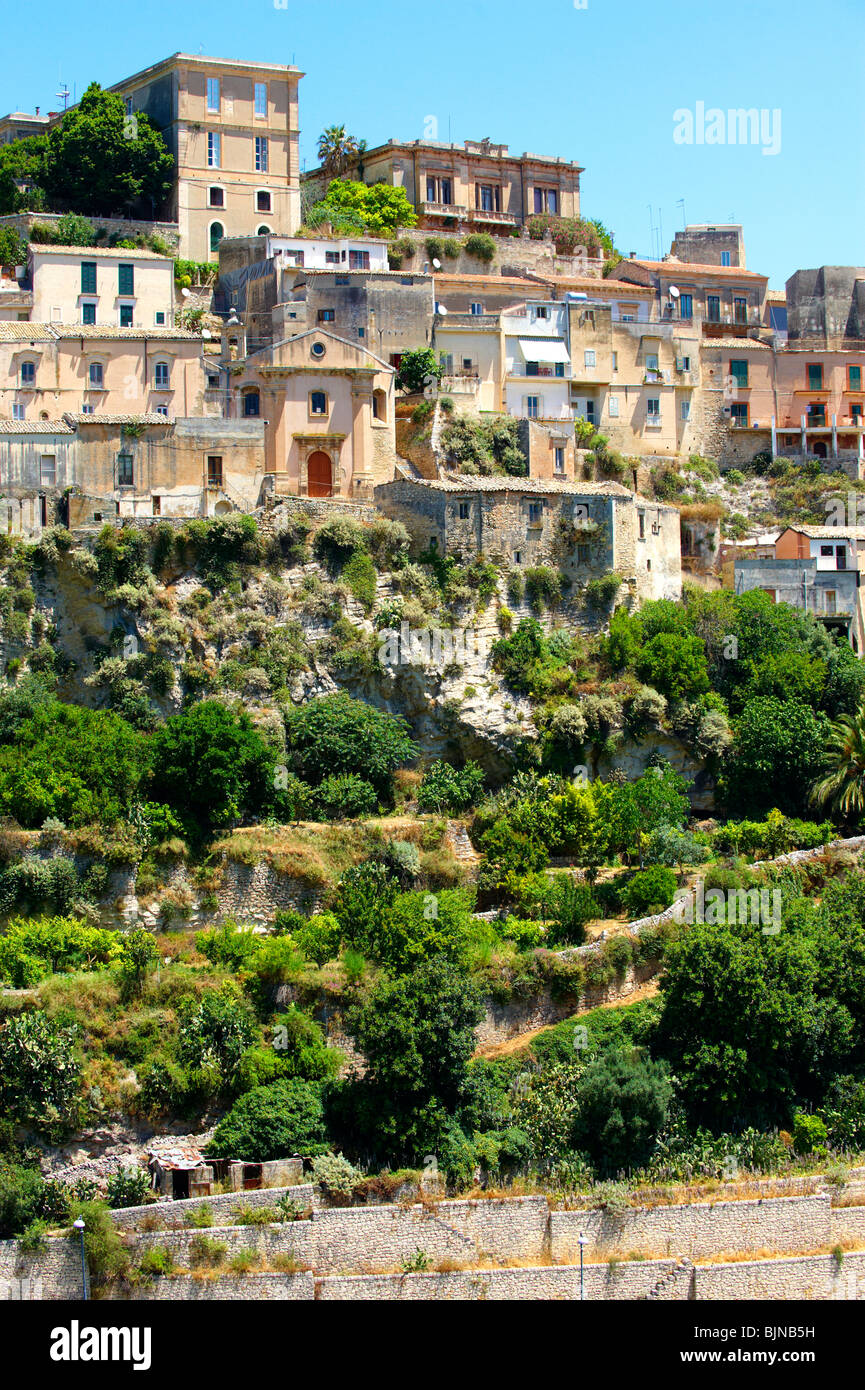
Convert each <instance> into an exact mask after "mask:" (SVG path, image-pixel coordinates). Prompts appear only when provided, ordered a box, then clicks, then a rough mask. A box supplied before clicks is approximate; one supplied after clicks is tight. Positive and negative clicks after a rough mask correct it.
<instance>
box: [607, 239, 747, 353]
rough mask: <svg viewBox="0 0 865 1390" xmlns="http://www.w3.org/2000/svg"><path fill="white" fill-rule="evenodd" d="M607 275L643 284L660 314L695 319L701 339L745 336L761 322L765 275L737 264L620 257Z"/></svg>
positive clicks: (676, 318) (682, 319)
mask: <svg viewBox="0 0 865 1390" xmlns="http://www.w3.org/2000/svg"><path fill="white" fill-rule="evenodd" d="M610 279H616V280H621V281H623V282H624V283H625V284H631V285H643V286H648V287H649V288H651V289H652V290H654V292H655V303H656V308H657V311H658V314H659V315H660V317H662V318H665V319H669V320H670V321H671V322H673V321H678V322H680V323H697V324H698V325H699V327H700V331H701V333H702V336H703V337H704V338H713V337H714V338H723V337H728V338H731V337H732V338H739V337H741V338H746V337H748V336H749V334H752V335H754V334H757V333H759V331H760V330H761V329H762V328H763V327H765V325H766V291H767V289H768V284H769V281H768V278H767V277H766V276H765V275H758V274H757V273H756V272H755V271H753V270H745V269H744V268H743V267H740V266H724V265H702V264H696V263H693V262H686V261H678V260H675V259H674V258H673V257H672V256H667V257H666V259H665V260H663V261H647V260H638V259H637V258H632V259H630V260H626V261H622V262H621V263H620V264H619V265H617V266H616V268H615V270H613V271H612V273H611V275H610Z"/></svg>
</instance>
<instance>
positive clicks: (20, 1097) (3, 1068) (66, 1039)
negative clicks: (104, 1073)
mask: <svg viewBox="0 0 865 1390" xmlns="http://www.w3.org/2000/svg"><path fill="white" fill-rule="evenodd" d="M76 1036H77V1035H76V1030H75V1029H73V1028H65V1027H63V1026H62V1025H60V1024H58V1023H55V1022H54V1021H53V1020H52V1019H50V1018H49V1017H48V1016H47V1014H44V1013H42V1012H38V1011H34V1012H31V1013H22V1014H13V1015H11V1016H10V1017H9V1018H7V1019H6V1020H5V1021H4V1022H3V1023H2V1024H0V1110H2V1113H3V1114H4V1115H6V1116H7V1117H8V1118H9V1119H11V1120H13V1121H14V1122H15V1123H17V1124H32V1125H34V1126H36V1127H37V1128H40V1129H46V1130H51V1129H54V1128H56V1127H58V1126H60V1127H66V1126H67V1125H69V1124H70V1123H72V1121H73V1120H74V1118H75V1117H76V1114H77V1101H78V1098H79V1090H80V1084H81V1064H80V1062H79V1061H78V1058H77V1056H76V1053H75V1042H76Z"/></svg>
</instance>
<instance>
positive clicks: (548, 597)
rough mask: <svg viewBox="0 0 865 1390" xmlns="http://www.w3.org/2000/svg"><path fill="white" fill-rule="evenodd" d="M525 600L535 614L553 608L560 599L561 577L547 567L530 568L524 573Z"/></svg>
mask: <svg viewBox="0 0 865 1390" xmlns="http://www.w3.org/2000/svg"><path fill="white" fill-rule="evenodd" d="M525 582H526V598H527V599H528V601H529V604H530V605H531V607H532V608H533V609H534V610H535V612H538V613H542V612H543V610H544V609H545V608H555V606H556V604H558V603H560V602H561V598H562V576H561V574H560V573H559V571H558V570H553V569H550V568H549V566H548V565H535V566H530V567H529V568H528V569H527V570H526V571H525Z"/></svg>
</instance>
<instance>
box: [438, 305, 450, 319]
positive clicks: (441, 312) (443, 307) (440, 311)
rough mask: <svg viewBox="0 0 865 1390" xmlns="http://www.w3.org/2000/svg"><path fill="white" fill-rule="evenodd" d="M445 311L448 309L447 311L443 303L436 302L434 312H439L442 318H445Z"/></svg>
mask: <svg viewBox="0 0 865 1390" xmlns="http://www.w3.org/2000/svg"><path fill="white" fill-rule="evenodd" d="M447 312H448V311H447V309H446V308H445V306H444V305H443V304H437V305H436V313H437V314H440V315H441V317H442V318H446V317H447Z"/></svg>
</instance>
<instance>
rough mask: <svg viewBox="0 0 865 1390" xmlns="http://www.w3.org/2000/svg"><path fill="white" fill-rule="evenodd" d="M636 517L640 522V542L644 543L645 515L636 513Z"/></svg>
mask: <svg viewBox="0 0 865 1390" xmlns="http://www.w3.org/2000/svg"><path fill="white" fill-rule="evenodd" d="M637 516H638V518H639V522H640V540H641V541H644V540H645V539H646V513H645V512H638V513H637Z"/></svg>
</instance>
